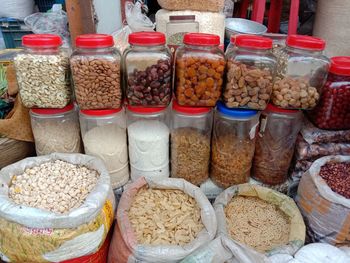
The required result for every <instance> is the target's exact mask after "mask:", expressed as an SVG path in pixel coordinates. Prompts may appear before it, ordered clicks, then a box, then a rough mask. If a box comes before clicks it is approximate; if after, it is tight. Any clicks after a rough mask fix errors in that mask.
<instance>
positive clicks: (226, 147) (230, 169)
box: [210, 102, 260, 188]
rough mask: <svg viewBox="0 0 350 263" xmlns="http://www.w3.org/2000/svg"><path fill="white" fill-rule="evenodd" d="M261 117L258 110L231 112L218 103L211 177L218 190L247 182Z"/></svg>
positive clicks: (232, 110) (231, 110) (233, 110)
mask: <svg viewBox="0 0 350 263" xmlns="http://www.w3.org/2000/svg"><path fill="white" fill-rule="evenodd" d="M259 115H260V113H259V112H258V111H256V110H250V109H230V108H228V107H226V106H225V105H224V103H223V102H218V104H217V107H216V111H215V115H214V129H213V137H212V152H211V170H210V177H211V179H212V181H213V182H214V183H215V184H217V185H218V186H219V187H221V188H227V187H230V186H232V185H236V184H242V183H247V182H248V180H249V177H250V169H251V166H252V161H253V157H254V149H255V138H256V136H255V135H256V130H257V126H258V124H259Z"/></svg>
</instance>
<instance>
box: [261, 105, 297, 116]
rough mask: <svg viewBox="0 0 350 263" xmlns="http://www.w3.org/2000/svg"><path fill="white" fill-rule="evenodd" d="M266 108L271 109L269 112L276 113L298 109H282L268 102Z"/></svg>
mask: <svg viewBox="0 0 350 263" xmlns="http://www.w3.org/2000/svg"><path fill="white" fill-rule="evenodd" d="M266 110H268V111H271V112H276V113H289V114H292V113H298V112H299V110H288V109H282V108H279V107H276V106H275V105H273V104H271V103H269V104H267V107H266Z"/></svg>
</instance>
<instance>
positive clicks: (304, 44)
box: [286, 35, 326, 51]
mask: <svg viewBox="0 0 350 263" xmlns="http://www.w3.org/2000/svg"><path fill="white" fill-rule="evenodd" d="M286 45H287V46H289V47H296V48H301V49H311V50H317V51H321V50H324V48H325V47H326V41H324V40H323V39H321V38H318V37H310V36H303V35H290V36H288V37H287V40H286Z"/></svg>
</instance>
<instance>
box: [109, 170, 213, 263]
mask: <svg viewBox="0 0 350 263" xmlns="http://www.w3.org/2000/svg"><path fill="white" fill-rule="evenodd" d="M216 226H217V225H216V217H215V212H214V209H213V207H212V206H211V204H210V203H209V201H208V199H207V198H206V196H205V195H204V193H203V192H202V191H201V190H200V189H199V188H198V187H196V186H194V185H192V184H190V183H188V182H187V181H185V180H183V179H175V178H169V179H162V180H156V181H152V180H150V179H145V178H143V177H142V178H140V179H138V180H137V181H135V182H134V183H132V184H131V185H129V186H128V187H127V189H126V190H125V192H124V193H123V195H122V197H121V200H120V202H119V206H118V211H117V225H116V227H115V229H114V236H113V239H112V242H111V246H110V251H109V257H108V262H110V263H132V262H159V263H161V262H169V263H171V262H179V261H181V260H182V259H184V258H185V257H186V256H188V255H189V254H191V253H192V252H193V251H195V250H196V249H198V248H199V247H201V246H204V245H206V244H208V243H209V242H210V241H211V240H212V239H213V238H214V236H215V233H216Z"/></svg>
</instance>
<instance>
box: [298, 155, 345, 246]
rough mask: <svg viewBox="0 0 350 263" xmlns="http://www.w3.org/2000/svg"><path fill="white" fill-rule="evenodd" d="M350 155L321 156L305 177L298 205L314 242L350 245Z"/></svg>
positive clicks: (299, 192)
mask: <svg viewBox="0 0 350 263" xmlns="http://www.w3.org/2000/svg"><path fill="white" fill-rule="evenodd" d="M349 174H350V156H343V155H333V156H326V157H322V158H320V159H317V160H316V161H315V162H314V163H313V164H312V165H311V167H310V169H309V170H308V171H307V172H306V173H304V175H303V176H302V178H301V181H300V184H299V188H298V195H297V197H296V201H297V204H298V206H299V208H300V211H301V213H302V214H303V216H304V219H305V223H306V225H307V231H308V235H309V236H310V238H311V241H312V242H322V243H324V242H325V243H329V244H332V245H336V246H341V245H346V246H349V245H350V217H349V215H350V183H349V180H350V177H349Z"/></svg>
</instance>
